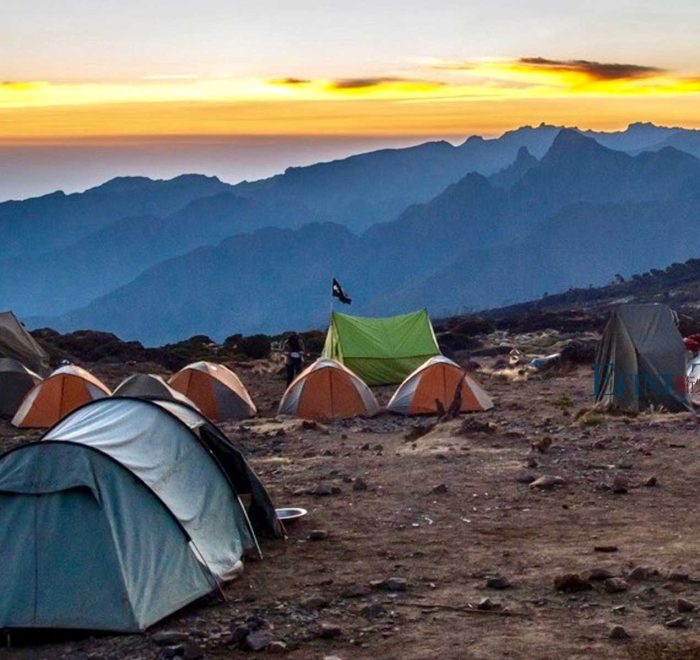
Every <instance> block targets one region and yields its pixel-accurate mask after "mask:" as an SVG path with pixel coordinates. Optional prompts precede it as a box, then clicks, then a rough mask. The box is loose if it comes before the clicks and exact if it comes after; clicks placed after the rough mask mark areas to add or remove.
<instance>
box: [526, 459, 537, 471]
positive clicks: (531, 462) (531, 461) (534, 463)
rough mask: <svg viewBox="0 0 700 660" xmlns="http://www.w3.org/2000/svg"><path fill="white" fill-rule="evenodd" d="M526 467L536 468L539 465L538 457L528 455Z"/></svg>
mask: <svg viewBox="0 0 700 660" xmlns="http://www.w3.org/2000/svg"><path fill="white" fill-rule="evenodd" d="M525 467H529V468H531V469H535V468H536V467H537V459H536V458H535V457H534V456H528V457H527V460H526V461H525Z"/></svg>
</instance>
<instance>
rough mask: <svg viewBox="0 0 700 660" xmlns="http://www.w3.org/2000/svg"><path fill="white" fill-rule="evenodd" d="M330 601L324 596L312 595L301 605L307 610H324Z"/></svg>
mask: <svg viewBox="0 0 700 660" xmlns="http://www.w3.org/2000/svg"><path fill="white" fill-rule="evenodd" d="M329 605H330V601H329V600H328V599H327V598H324V597H323V596H311V598H307V599H306V600H305V601H304V602H303V603H302V604H301V606H302V607H303V608H305V609H307V610H322V609H323V608H324V607H328V606H329Z"/></svg>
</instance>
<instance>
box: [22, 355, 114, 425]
mask: <svg viewBox="0 0 700 660" xmlns="http://www.w3.org/2000/svg"><path fill="white" fill-rule="evenodd" d="M109 395H110V392H109V389H108V388H107V386H106V385H105V384H104V383H102V382H101V381H100V380H98V379H97V378H96V377H95V376H93V375H92V374H91V373H89V372H88V371H85V369H81V368H80V367H76V366H75V365H72V364H71V365H68V366H66V367H61V368H60V369H56V371H54V372H53V373H52V374H51V375H50V376H49V377H48V378H47V379H46V380H44V381H43V382H41V383H39V384H38V385H36V386H35V387H34V389H33V390H31V391H30V392H29V394H27V396H26V397H25V398H24V401H22V405H21V406H20V407H19V409H18V410H17V413H16V414H15V416H14V418H13V419H12V423H13V424H14V425H15V426H17V427H20V428H33V427H34V428H47V427H49V426H53V425H54V424H55V423H56V422H58V421H59V420H60V419H61V418H63V417H65V415H67V414H68V413H69V412H71V411H73V410H75V409H76V408H78V407H79V406H82V405H83V404H84V403H87V402H88V401H93V400H95V399H101V398H103V397H106V396H109Z"/></svg>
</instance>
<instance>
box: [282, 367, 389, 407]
mask: <svg viewBox="0 0 700 660" xmlns="http://www.w3.org/2000/svg"><path fill="white" fill-rule="evenodd" d="M378 410H379V405H378V404H377V400H376V399H375V398H374V394H372V390H370V389H369V387H368V386H367V385H366V383H365V382H364V381H363V380H362V379H361V378H359V377H358V376H356V375H355V374H354V373H353V372H352V371H350V370H349V369H348V368H347V367H344V366H343V365H342V364H340V362H336V361H335V360H332V359H330V358H320V359H318V360H316V362H314V363H313V364H311V365H309V366H308V367H307V368H306V369H304V371H302V372H301V373H300V374H299V375H298V376H297V377H296V378H295V379H294V380H293V381H292V383H291V384H290V386H289V387H288V388H287V391H286V392H285V393H284V396H283V397H282V401H281V402H280V406H279V410H278V413H279V414H280V415H294V416H295V417H301V418H302V419H341V418H345V417H355V416H357V415H374V414H375V413H376V412H377V411H378Z"/></svg>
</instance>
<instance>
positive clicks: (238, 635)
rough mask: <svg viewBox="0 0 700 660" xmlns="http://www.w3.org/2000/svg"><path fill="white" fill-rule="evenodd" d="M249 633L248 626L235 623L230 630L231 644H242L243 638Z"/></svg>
mask: <svg viewBox="0 0 700 660" xmlns="http://www.w3.org/2000/svg"><path fill="white" fill-rule="evenodd" d="M249 634H250V628H249V627H248V626H245V625H237V626H236V627H235V628H233V629H232V630H231V642H232V643H233V644H243V642H244V641H245V638H246V637H248V635H249Z"/></svg>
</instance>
